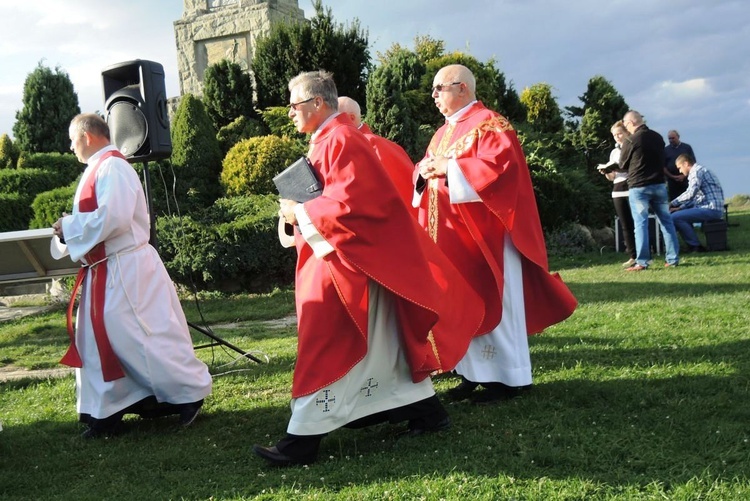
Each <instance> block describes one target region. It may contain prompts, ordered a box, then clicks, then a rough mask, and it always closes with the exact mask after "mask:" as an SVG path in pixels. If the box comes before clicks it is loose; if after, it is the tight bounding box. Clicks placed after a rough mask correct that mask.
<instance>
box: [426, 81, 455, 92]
mask: <svg viewBox="0 0 750 501" xmlns="http://www.w3.org/2000/svg"><path fill="white" fill-rule="evenodd" d="M453 85H461V82H451V83H444V84H438V85H436V86H435V87H433V88H432V92H433V93H434V92H435V91H438V92H443V91H444V90H446V89H447V88H448V87H451V86H453Z"/></svg>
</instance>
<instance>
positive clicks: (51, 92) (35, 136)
mask: <svg viewBox="0 0 750 501" xmlns="http://www.w3.org/2000/svg"><path fill="white" fill-rule="evenodd" d="M80 112H81V108H80V107H79V106H78V94H76V92H75V90H74V89H73V83H72V82H71V81H70V77H69V76H68V74H67V73H66V72H65V71H63V70H62V69H60V68H59V67H56V68H55V71H54V72H53V71H52V70H51V69H49V68H47V67H46V66H44V65H42V62H41V61H40V62H39V64H38V65H37V67H36V68H35V69H34V71H32V72H31V73H29V75H28V76H27V77H26V81H25V82H24V85H23V108H22V109H21V110H20V111H18V112H16V123H15V124H14V125H13V135H14V136H15V138H16V142H17V146H18V149H19V150H21V151H27V152H30V153H51V152H58V153H65V152H68V151H70V138H69V137H68V126H69V125H70V121H71V120H72V119H73V117H74V116H76V115H77V114H79V113H80Z"/></svg>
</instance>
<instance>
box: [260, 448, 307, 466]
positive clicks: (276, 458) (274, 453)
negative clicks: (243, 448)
mask: <svg viewBox="0 0 750 501" xmlns="http://www.w3.org/2000/svg"><path fill="white" fill-rule="evenodd" d="M253 452H254V453H256V454H257V455H258V456H260V457H262V458H263V459H265V460H266V461H268V462H269V463H271V464H272V465H273V466H291V465H294V464H311V463H314V462H315V459H316V458H315V457H314V456H313V457H307V456H305V457H292V456H287V455H286V454H284V453H283V452H280V451H279V450H278V449H277V448H276V446H275V445H274V446H272V447H263V446H262V445H253Z"/></svg>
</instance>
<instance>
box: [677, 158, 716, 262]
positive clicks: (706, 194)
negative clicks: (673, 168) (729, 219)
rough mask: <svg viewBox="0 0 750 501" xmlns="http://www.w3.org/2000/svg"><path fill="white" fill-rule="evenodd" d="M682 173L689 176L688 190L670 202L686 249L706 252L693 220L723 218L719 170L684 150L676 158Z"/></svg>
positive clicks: (700, 221) (701, 221)
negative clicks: (698, 161)
mask: <svg viewBox="0 0 750 501" xmlns="http://www.w3.org/2000/svg"><path fill="white" fill-rule="evenodd" d="M675 164H676V165H677V168H678V169H679V171H680V173H681V174H682V175H684V176H687V180H688V187H687V190H685V192H684V193H683V194H681V195H680V196H678V197H677V198H675V199H674V200H672V201H671V202H670V204H669V210H670V212H672V220H673V221H674V225H675V228H677V231H678V232H679V233H680V235H682V239H683V240H685V245H687V249H685V252H705V250H706V248H705V247H703V246H702V245H701V243H700V240H698V236H697V235H696V234H695V230H694V229H693V223H704V222H706V221H711V220H714V219H722V217H723V215H724V211H723V209H724V192H723V191H722V189H721V184H720V183H719V179H718V178H717V177H716V174H714V173H713V172H711V171H710V170H708V169H707V168H705V167H703V166H702V165H700V164H697V163H695V158H693V156H692V155H690V154H687V153H685V154H682V155H680V156H678V157H677V160H676V161H675Z"/></svg>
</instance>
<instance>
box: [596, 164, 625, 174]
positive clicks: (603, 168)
mask: <svg viewBox="0 0 750 501" xmlns="http://www.w3.org/2000/svg"><path fill="white" fill-rule="evenodd" d="M596 168H597V170H598V171H599V172H602V173H607V172H612V171H613V170H616V169H619V168H620V164H619V163H617V162H609V163H606V164H599V165H597V166H596Z"/></svg>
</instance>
